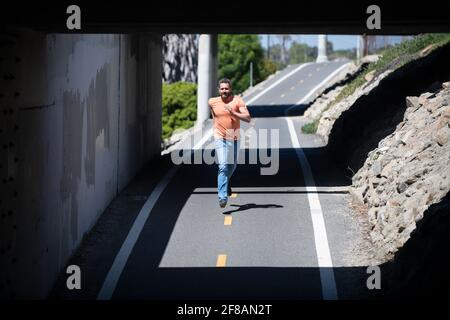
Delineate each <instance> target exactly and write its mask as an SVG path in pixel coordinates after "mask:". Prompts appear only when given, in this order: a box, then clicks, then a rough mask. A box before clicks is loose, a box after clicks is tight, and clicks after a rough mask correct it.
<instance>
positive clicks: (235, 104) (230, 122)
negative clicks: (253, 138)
mask: <svg viewBox="0 0 450 320" xmlns="http://www.w3.org/2000/svg"><path fill="white" fill-rule="evenodd" d="M208 104H209V106H210V107H211V110H212V113H213V117H214V138H216V139H222V138H225V139H227V140H238V139H239V129H240V119H239V118H236V117H233V116H232V115H231V114H230V113H229V112H228V110H227V109H225V105H226V104H228V105H230V106H231V107H232V108H233V111H235V112H240V111H239V108H247V106H246V105H245V103H244V100H242V98H240V97H238V96H233V99H232V100H231V101H230V102H228V103H225V102H223V101H222V98H221V97H215V98H211V99H209V100H208Z"/></svg>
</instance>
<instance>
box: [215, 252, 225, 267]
mask: <svg viewBox="0 0 450 320" xmlns="http://www.w3.org/2000/svg"><path fill="white" fill-rule="evenodd" d="M226 264H227V255H226V254H219V255H218V256H217V262H216V267H225V266H226Z"/></svg>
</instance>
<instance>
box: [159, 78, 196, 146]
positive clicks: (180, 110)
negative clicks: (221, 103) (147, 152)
mask: <svg viewBox="0 0 450 320" xmlns="http://www.w3.org/2000/svg"><path fill="white" fill-rule="evenodd" d="M196 119H197V84H195V83H189V82H175V83H171V84H167V83H163V86H162V137H163V139H167V138H170V136H171V135H172V134H173V132H174V131H175V130H177V129H188V128H190V127H192V126H193V125H194V124H195V120H196Z"/></svg>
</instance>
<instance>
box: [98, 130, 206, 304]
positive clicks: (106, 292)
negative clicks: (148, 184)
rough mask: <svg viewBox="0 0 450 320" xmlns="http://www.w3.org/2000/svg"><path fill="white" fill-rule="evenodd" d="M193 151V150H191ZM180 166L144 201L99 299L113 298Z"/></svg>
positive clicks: (174, 168) (196, 146) (165, 176)
mask: <svg viewBox="0 0 450 320" xmlns="http://www.w3.org/2000/svg"><path fill="white" fill-rule="evenodd" d="M211 136H212V130H209V132H208V133H207V134H206V135H205V136H204V137H203V138H202V139H201V140H200V141H199V142H198V143H197V144H196V145H195V146H194V148H193V150H197V149H200V148H201V146H202V145H203V143H204V142H206V141H207V140H208V139H209V138H210V137H211ZM190 152H192V150H191V151H190ZM179 167H180V166H173V167H172V168H171V169H170V170H169V171H168V172H167V173H166V174H165V175H164V177H163V178H162V180H161V181H160V182H159V183H158V185H157V186H156V187H155V189H154V190H153V191H152V193H151V194H150V196H149V197H148V199H147V201H146V202H145V203H144V206H143V207H142V208H141V210H140V211H139V214H138V216H137V217H136V220H135V221H134V223H133V226H132V227H131V229H130V232H129V233H128V235H127V237H126V239H125V241H124V242H123V244H122V247H121V248H120V250H119V253H117V256H116V258H115V259H114V262H113V264H112V266H111V269H110V270H109V272H108V274H107V276H106V278H105V281H104V282H103V286H102V288H101V289H100V292H99V293H98V296H97V300H109V299H111V297H112V295H113V293H114V290H115V289H116V286H117V282H118V281H119V278H120V275H121V274H122V271H123V269H124V267H125V264H126V263H127V261H128V258H129V256H130V254H131V251H132V250H133V247H134V245H135V244H136V241H137V239H138V238H139V235H140V234H141V231H142V229H143V228H144V225H145V223H146V221H147V219H148V217H149V215H150V212H151V211H152V209H153V207H154V206H155V204H156V202H157V201H158V199H159V197H160V195H161V194H162V193H163V191H164V189H165V188H166V186H167V185H168V184H169V182H170V180H171V179H172V178H173V176H174V175H175V173H176V172H177V171H178V168H179Z"/></svg>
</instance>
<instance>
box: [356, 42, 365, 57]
mask: <svg viewBox="0 0 450 320" xmlns="http://www.w3.org/2000/svg"><path fill="white" fill-rule="evenodd" d="M363 49H364V48H363V38H362V36H356V62H357V63H359V62H360V61H361V59H362V57H363V55H364V54H363Z"/></svg>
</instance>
